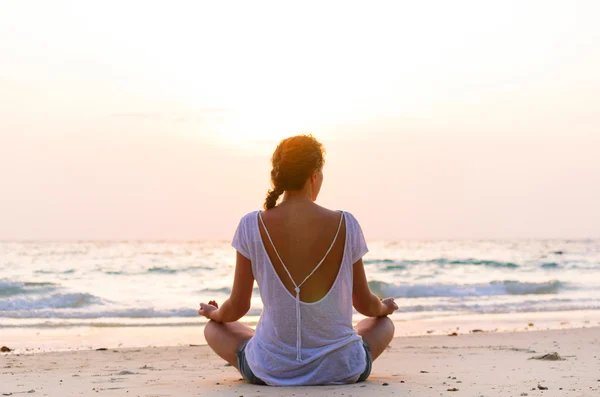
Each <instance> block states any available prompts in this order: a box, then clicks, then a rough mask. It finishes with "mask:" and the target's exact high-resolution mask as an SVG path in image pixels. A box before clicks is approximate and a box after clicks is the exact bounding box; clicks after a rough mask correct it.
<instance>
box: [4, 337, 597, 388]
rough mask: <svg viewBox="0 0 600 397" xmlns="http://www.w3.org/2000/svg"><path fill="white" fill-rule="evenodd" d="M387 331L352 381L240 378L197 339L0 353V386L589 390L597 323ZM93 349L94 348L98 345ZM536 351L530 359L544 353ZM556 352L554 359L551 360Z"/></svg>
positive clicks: (592, 383) (593, 385)
mask: <svg viewBox="0 0 600 397" xmlns="http://www.w3.org/2000/svg"><path fill="white" fill-rule="evenodd" d="M471 331H473V330H469V331H465V333H462V332H460V331H459V332H457V335H456V336H449V335H450V334H449V335H433V336H432V335H424V336H409V337H396V338H394V340H393V341H392V343H391V345H390V347H389V348H388V349H387V351H386V352H385V353H384V354H383V355H382V356H381V357H380V358H378V359H377V360H376V361H375V362H374V365H373V371H372V373H371V376H370V377H369V379H368V380H367V381H366V382H364V383H360V384H353V385H343V386H318V387H294V388H278V387H269V386H254V385H250V384H247V383H246V382H245V381H243V380H242V379H241V376H240V374H239V373H238V372H237V370H236V369H235V368H234V367H231V366H228V365H226V364H225V363H224V362H223V361H222V360H221V359H219V358H218V357H217V356H216V355H215V354H214V353H213V352H212V351H211V350H210V348H208V346H206V345H201V346H198V345H187V346H170V347H146V348H125V349H123V348H115V347H114V346H106V347H105V348H96V349H92V350H76V351H50V352H39V353H38V352H36V353H31V352H26V351H25V350H24V349H23V350H20V349H19V350H15V351H12V352H9V353H3V354H2V358H1V367H2V368H1V372H0V373H1V379H2V381H1V382H0V392H1V394H2V395H20V394H29V393H30V394H33V395H42V396H81V395H83V396H88V395H104V396H125V395H128V396H143V397H155V396H156V397H158V396H244V397H250V396H273V397H274V396H292V395H293V396H332V395H338V396H357V397H360V396H373V395H397V396H403V395H410V396H440V395H441V396H526V395H528V396H596V395H598V394H599V393H600V372H599V371H598V368H600V328H598V327H597V326H596V327H589V328H571V329H559V330H543V331H521V332H486V331H484V332H471ZM98 349H102V350H98ZM551 353H558V356H552V355H550V356H546V357H545V358H546V359H534V358H533V357H538V358H539V357H543V356H544V355H547V354H551ZM556 358H559V359H558V360H555V359H556Z"/></svg>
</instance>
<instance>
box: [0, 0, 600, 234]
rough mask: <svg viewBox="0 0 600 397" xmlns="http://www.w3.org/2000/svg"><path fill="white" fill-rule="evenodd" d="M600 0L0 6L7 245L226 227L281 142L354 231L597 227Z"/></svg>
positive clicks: (256, 202) (598, 230)
mask: <svg viewBox="0 0 600 397" xmlns="http://www.w3.org/2000/svg"><path fill="white" fill-rule="evenodd" d="M598 15H600V2H597V1H592V0H590V1H527V2H523V1H497V2H496V1H489V2H481V1H453V2H445V1H422V2H408V1H406V2H402V1H395V2H352V1H341V2H340V1H328V2H322V1H320V2H312V1H302V2H262V1H257V2H214V1H206V2H205V1H194V2H191V1H190V2H184V1H161V2H154V1H143V2H142V1H140V2H136V1H127V2H122V1H93V2H92V1H89V2H88V1H86V2H80V1H52V2H46V1H4V2H1V3H0V240H22V239H26V240H96V239H99V240H137V239H150V240H196V239H219V240H227V239H230V238H231V237H232V236H233V232H234V230H235V227H236V226H237V223H238V221H239V219H240V218H241V217H242V216H243V215H244V214H246V213H247V212H250V211H254V210H257V209H260V208H261V207H262V204H263V202H264V197H265V195H266V191H267V189H268V188H269V171H270V163H269V161H270V155H271V153H272V151H273V150H274V148H275V146H276V144H277V142H278V141H279V140H280V139H283V138H286V137H288V136H291V135H295V134H298V133H312V134H313V135H314V136H315V137H316V138H317V139H319V140H321V141H322V142H323V144H324V145H325V147H326V149H327V157H326V161H327V163H326V166H325V169H324V174H325V181H324V185H323V189H322V192H321V195H320V196H319V200H318V203H319V204H321V205H324V206H326V207H329V208H333V209H343V210H346V211H350V212H352V213H353V214H354V215H355V216H356V217H357V218H358V219H359V221H360V222H361V225H362V227H363V230H364V232H365V235H366V237H367V239H383V240H392V239H402V238H405V239H413V238H414V239H492V238H502V239H512V238H600V205H599V203H600V155H599V154H600V111H599V109H600V24H598V23H597V16H598Z"/></svg>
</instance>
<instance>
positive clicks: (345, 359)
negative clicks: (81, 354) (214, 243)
mask: <svg viewBox="0 0 600 397" xmlns="http://www.w3.org/2000/svg"><path fill="white" fill-rule="evenodd" d="M343 219H345V220H346V241H345V244H344V253H343V256H342V264H341V266H340V269H339V272H338V275H337V277H336V279H335V281H334V283H333V286H332V287H331V289H330V290H329V292H327V294H326V295H325V296H324V297H323V298H322V299H321V300H319V301H317V302H311V303H306V302H302V301H300V298H299V291H300V288H301V287H302V284H303V283H304V281H306V280H307V279H308V278H309V277H310V276H311V275H312V273H314V271H315V270H316V268H317V267H318V266H320V265H321V263H323V260H324V259H325V257H326V256H327V255H325V257H324V258H323V260H321V262H320V263H318V264H310V265H309V266H310V267H311V268H313V269H312V271H311V273H310V274H309V276H308V277H306V278H305V279H304V281H302V282H299V283H297V282H296V281H299V280H293V279H292V278H291V277H290V280H291V281H292V283H293V284H294V286H295V287H296V288H295V290H296V296H293V295H292V294H290V292H289V291H288V290H287V289H286V287H285V286H284V284H283V283H282V281H281V280H280V279H279V276H278V275H277V273H276V272H275V269H274V268H273V265H272V263H271V260H270V259H269V255H268V254H267V251H266V249H265V245H264V243H263V240H262V237H261V235H260V229H259V226H258V225H259V222H261V221H262V217H261V216H260V211H256V212H252V213H249V214H247V215H246V216H244V217H243V218H242V220H241V221H240V224H239V226H238V228H237V230H236V233H235V236H234V238H233V242H232V246H233V247H234V248H235V249H236V250H238V251H239V252H240V253H241V254H242V255H244V256H245V257H247V258H248V259H250V261H251V262H252V273H253V274H254V278H255V279H256V281H257V283H258V287H259V289H260V295H261V298H262V301H263V312H262V314H261V317H260V320H259V322H258V325H257V327H256V333H255V334H254V336H253V337H252V339H250V341H249V342H248V344H247V345H246V360H247V361H248V365H249V367H250V369H252V372H253V373H254V375H256V376H257V377H259V378H260V379H262V380H263V381H264V382H265V383H267V384H268V385H273V386H295V385H322V384H343V383H353V382H356V380H358V377H359V376H360V375H361V374H362V373H363V371H364V370H365V366H366V356H365V351H364V349H363V347H362V338H361V337H360V336H359V335H358V334H357V333H356V330H355V329H354V328H353V327H352V274H353V273H352V265H353V264H354V263H355V262H356V261H358V260H359V259H360V258H362V257H363V256H364V254H366V253H367V252H368V248H367V244H366V242H365V239H364V236H363V233H362V230H361V228H360V225H359V224H358V221H357V220H356V218H354V217H353V216H352V214H350V213H348V212H342V213H341V215H340V225H339V226H338V233H336V238H335V239H337V235H338V234H339V228H340V226H341V224H342V220H343ZM263 225H264V224H263ZM264 230H265V232H266V233H267V236H268V238H269V240H270V243H271V244H272V240H271V237H270V235H269V234H268V230H267V228H266V227H265V228H264ZM335 239H334V240H333V242H332V244H331V246H330V250H331V248H332V247H333V245H334V243H335ZM273 248H274V251H275V253H276V255H277V256H278V257H279V254H278V253H277V249H276V248H275V246H273ZM327 252H329V251H327ZM279 259H280V260H281V258H279ZM281 263H282V265H283V266H284V269H285V270H286V272H287V273H288V276H290V275H289V272H288V271H287V269H286V268H285V264H284V263H283V261H281Z"/></svg>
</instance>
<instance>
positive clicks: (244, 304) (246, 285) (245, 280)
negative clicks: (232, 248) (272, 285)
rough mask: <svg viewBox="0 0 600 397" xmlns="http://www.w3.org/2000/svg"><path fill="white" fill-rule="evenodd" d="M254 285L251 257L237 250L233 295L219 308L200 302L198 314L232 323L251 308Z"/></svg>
mask: <svg viewBox="0 0 600 397" xmlns="http://www.w3.org/2000/svg"><path fill="white" fill-rule="evenodd" d="M253 287H254V275H253V274H252V263H251V262H250V259H248V258H246V257H245V256H244V255H242V254H240V253H239V252H237V256H236V263H235V276H234V279H233V287H232V289H231V295H230V296H229V299H227V300H226V301H225V302H223V304H222V305H221V307H219V308H218V309H217V308H216V307H215V306H213V305H211V304H205V303H201V304H200V310H198V314H199V315H201V316H205V317H206V318H208V319H209V320H213V321H216V322H218V323H230V322H234V321H237V320H239V319H240V318H242V317H243V316H244V314H246V313H248V310H250V299H251V298H252V288H253Z"/></svg>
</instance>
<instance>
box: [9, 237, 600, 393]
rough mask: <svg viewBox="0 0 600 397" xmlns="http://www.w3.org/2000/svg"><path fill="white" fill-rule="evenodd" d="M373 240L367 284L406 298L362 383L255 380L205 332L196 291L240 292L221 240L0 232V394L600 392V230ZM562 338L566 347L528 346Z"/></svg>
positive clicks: (214, 294)
mask: <svg viewBox="0 0 600 397" xmlns="http://www.w3.org/2000/svg"><path fill="white" fill-rule="evenodd" d="M369 248H370V252H369V253H368V254H367V255H366V256H365V258H364V263H365V270H366V273H367V277H368V280H369V286H370V287H371V289H372V290H373V291H374V292H375V293H376V294H377V295H378V296H380V297H385V296H394V297H395V298H396V302H397V303H398V305H399V310H398V311H396V312H395V313H394V314H393V315H392V316H390V317H391V319H392V320H393V321H394V324H395V325H396V332H395V339H394V341H393V342H392V344H391V347H390V348H389V349H388V351H387V352H386V353H385V354H383V355H382V356H381V357H380V358H379V359H377V360H376V361H375V363H374V366H373V372H372V374H371V377H370V378H369V380H368V381H367V382H366V383H364V384H360V385H347V386H336V387H331V386H324V387H311V388H293V389H280V388H270V387H257V386H252V385H248V384H246V383H245V382H243V381H242V380H240V378H241V377H240V375H239V374H238V372H237V371H236V370H235V369H234V368H233V367H228V366H225V363H224V362H223V361H222V360H221V359H219V358H218V357H217V356H216V355H215V354H214V353H212V351H211V350H210V349H209V348H208V346H206V342H205V340H204V337H203V329H204V326H205V324H206V319H205V318H203V317H199V316H198V314H197V305H198V303H199V302H208V300H210V299H215V300H217V301H219V302H222V301H223V300H224V299H226V298H227V297H228V296H229V293H230V292H231V289H230V288H231V282H232V275H233V267H234V258H235V250H233V249H232V248H231V247H230V245H229V242H228V241H220V242H215V241H213V242H210V241H198V242H135V241H134V242H55V243H53V242H1V243H0V258H1V259H0V261H1V263H0V265H1V266H2V269H3V273H2V278H0V346H7V347H8V348H10V349H13V351H11V352H7V353H2V354H1V356H0V357H1V359H0V360H1V361H0V369H1V371H0V395H19V394H21V393H23V394H27V393H29V392H31V394H34V395H47V396H69V395H73V396H74V395H78V396H81V395H83V396H86V395H92V394H93V393H97V394H102V395H107V396H112V395H115V396H117V395H119V396H124V395H132V396H142V397H153V396H210V395H216V396H218V395H224V396H246V397H247V396H287V395H295V396H302V395H311V396H313V395H314V396H321V395H322V396H331V395H340V396H341V395H344V396H367V395H368V396H372V395H411V396H438V395H456V396H521V395H525V394H523V393H527V395H529V396H542V395H545V396H555V395H559V396H563V395H564V396H594V395H598V394H599V391H598V388H599V387H600V382H598V380H599V379H600V372H599V371H598V368H600V346H599V339H600V328H598V327H599V326H600V292H599V291H600V289H599V288H598V286H599V285H600V278H599V274H600V273H599V272H598V270H599V269H600V267H599V266H600V265H599V264H600V241H598V240H497V241H485V240H481V241H474V240H468V241H467V240H456V241H447V240H432V241H410V240H404V241H401V240H399V241H389V242H385V241H371V242H369ZM262 308H263V307H262V301H261V297H260V289H259V288H258V287H257V286H256V287H255V288H254V291H253V296H252V304H251V308H250V311H249V312H248V314H247V315H246V316H244V317H243V318H242V319H241V320H240V321H241V322H243V323H244V324H246V325H248V326H250V327H254V326H256V324H257V322H258V320H259V316H260V314H261V312H262ZM362 318H363V317H362V316H361V315H360V314H358V313H354V315H353V323H354V324H356V323H357V322H358V321H360V320H361V319H362ZM473 331H477V332H473ZM454 334H456V336H449V335H454ZM98 349H101V350H98ZM554 352H557V353H558V354H559V355H560V356H561V357H562V358H564V360H558V361H545V360H541V361H540V360H530V358H531V357H534V356H539V355H543V354H549V353H554ZM453 378H456V379H453ZM538 385H539V386H540V387H542V388H544V387H548V389H547V390H545V389H544V390H543V389H540V388H538ZM561 388H562V390H561ZM454 389H457V390H456V391H454ZM532 389H533V390H532ZM449 390H451V391H449Z"/></svg>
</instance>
